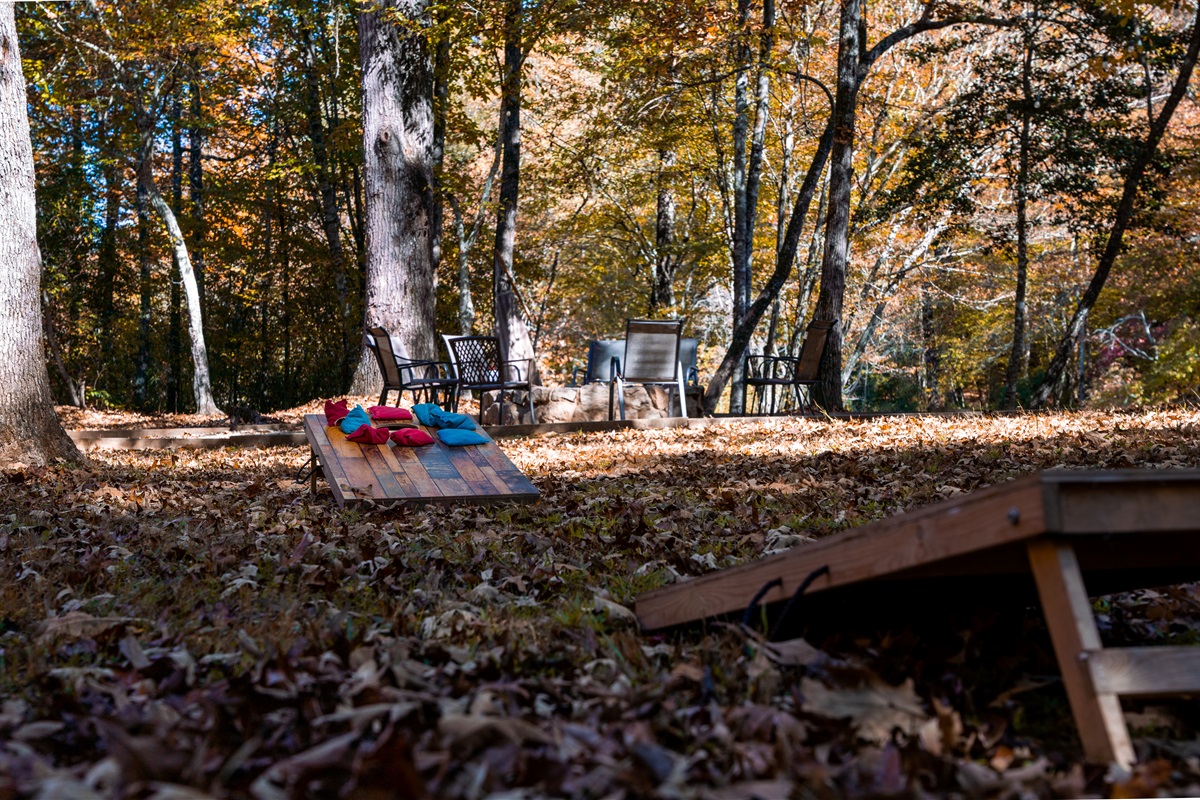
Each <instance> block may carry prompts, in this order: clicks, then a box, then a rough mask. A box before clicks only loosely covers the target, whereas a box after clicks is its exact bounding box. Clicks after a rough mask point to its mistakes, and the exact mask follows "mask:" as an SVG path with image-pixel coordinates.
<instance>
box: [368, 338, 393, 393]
mask: <svg viewBox="0 0 1200 800" xmlns="http://www.w3.org/2000/svg"><path fill="white" fill-rule="evenodd" d="M367 347H370V348H371V352H373V353H375V360H376V361H378V362H379V372H380V374H382V375H383V383H384V385H385V386H399V385H400V368H399V367H398V366H396V352H395V350H394V349H393V347H392V337H391V335H389V334H388V332H387V329H386V328H379V327H375V328H367Z"/></svg>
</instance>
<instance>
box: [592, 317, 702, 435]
mask: <svg viewBox="0 0 1200 800" xmlns="http://www.w3.org/2000/svg"><path fill="white" fill-rule="evenodd" d="M682 333H683V320H681V319H667V320H651V319H630V320H627V321H626V323H625V351H624V354H623V357H622V356H614V357H613V358H612V362H611V363H612V376H613V379H612V382H611V383H609V385H608V418H609V419H612V418H613V395H614V393H615V394H616V397H617V400H618V403H619V406H620V410H621V419H625V384H627V383H640V384H643V385H650V386H653V385H659V386H668V387H670V389H669V391H671V392H675V393H676V394H675V396H676V397H678V398H679V404H680V409H681V413H682V414H683V415H684V416H687V402H686V397H687V395H686V394H685V390H684V386H683V382H684V369H683V365H682V364H681V363H680V360H679V345H680V339H681V334H682ZM667 407H668V408H670V400H668V405H667Z"/></svg>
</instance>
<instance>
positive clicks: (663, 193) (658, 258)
mask: <svg viewBox="0 0 1200 800" xmlns="http://www.w3.org/2000/svg"><path fill="white" fill-rule="evenodd" d="M658 163H659V170H658V203H657V207H656V211H655V221H654V278H653V280H652V282H651V285H650V302H649V303H648V307H649V308H648V313H649V315H650V316H654V314H655V313H656V312H657V311H658V310H659V309H661V308H671V307H673V306H674V305H675V270H676V268H677V267H678V266H679V254H678V253H677V252H676V249H675V185H674V180H675V151H674V150H672V149H670V148H663V149H661V150H659V151H658Z"/></svg>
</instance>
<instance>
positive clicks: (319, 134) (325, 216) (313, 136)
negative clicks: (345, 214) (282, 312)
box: [300, 21, 357, 385]
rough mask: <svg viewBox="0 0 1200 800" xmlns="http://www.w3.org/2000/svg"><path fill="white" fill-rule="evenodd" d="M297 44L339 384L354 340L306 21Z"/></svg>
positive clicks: (347, 367)
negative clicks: (329, 269) (335, 318)
mask: <svg viewBox="0 0 1200 800" xmlns="http://www.w3.org/2000/svg"><path fill="white" fill-rule="evenodd" d="M300 45H301V50H302V55H303V58H302V59H301V63H302V64H303V65H304V111H305V117H306V120H307V122H308V138H309V141H310V142H312V149H313V162H314V163H315V164H316V167H317V176H316V177H317V195H318V197H317V200H318V202H319V203H320V208H321V229H322V230H323V231H324V232H325V242H326V244H327V245H328V247H329V259H330V261H331V262H332V263H333V285H334V291H335V292H336V293H337V303H338V312H339V318H340V324H339V334H340V341H341V351H342V352H341V358H339V359H338V363H339V364H340V365H341V369H342V385H346V384H347V383H349V380H350V368H351V366H352V364H353V360H354V355H355V352H356V350H355V348H356V346H357V341H354V339H355V337H353V336H352V334H351V330H350V325H351V322H350V288H349V281H348V279H347V276H346V255H345V250H344V249H343V248H342V223H341V218H340V216H339V214H338V201H337V187H336V186H335V185H334V182H333V175H332V172H331V170H330V167H329V147H328V144H327V141H326V136H325V120H324V117H323V115H322V111H321V85H320V76H319V74H318V71H317V49H316V45H315V43H314V42H313V37H312V32H311V31H310V30H309V24H308V22H307V21H302V22H301V24H300Z"/></svg>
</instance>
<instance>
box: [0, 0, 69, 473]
mask: <svg viewBox="0 0 1200 800" xmlns="http://www.w3.org/2000/svg"><path fill="white" fill-rule="evenodd" d="M25 108H26V97H25V77H24V75H23V74H22V72H21V53H20V50H19V48H18V47H17V27H16V23H15V21H14V19H13V4H12V3H0V226H3V230H4V235H3V236H0V319H3V321H4V324H3V325H0V466H4V467H7V466H11V465H13V464H17V463H24V464H39V465H40V464H46V463H48V462H52V461H55V460H60V459H61V460H69V461H79V460H81V456H80V455H79V450H78V449H76V447H75V443H74V442H72V441H71V440H70V438H69V437H68V436H67V434H66V433H65V432H64V431H63V429H62V424H61V423H60V422H59V420H58V416H57V415H56V414H55V413H54V400H53V399H52V397H51V396H50V378H49V376H48V375H47V374H46V360H45V358H46V348H45V340H44V339H43V332H42V304H41V301H40V299H39V292H40V283H41V275H42V265H41V255H40V254H39V252H38V245H37V211H36V207H35V203H34V186H35V182H34V175H33V148H32V147H31V146H30V142H29V120H28V118H27V117H26V111H25Z"/></svg>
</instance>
